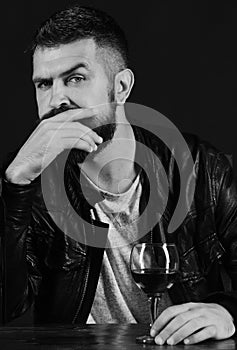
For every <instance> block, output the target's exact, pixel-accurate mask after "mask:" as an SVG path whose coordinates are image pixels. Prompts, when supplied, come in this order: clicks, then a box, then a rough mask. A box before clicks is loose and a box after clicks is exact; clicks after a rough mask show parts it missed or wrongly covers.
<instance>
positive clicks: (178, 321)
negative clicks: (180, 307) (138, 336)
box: [156, 309, 203, 344]
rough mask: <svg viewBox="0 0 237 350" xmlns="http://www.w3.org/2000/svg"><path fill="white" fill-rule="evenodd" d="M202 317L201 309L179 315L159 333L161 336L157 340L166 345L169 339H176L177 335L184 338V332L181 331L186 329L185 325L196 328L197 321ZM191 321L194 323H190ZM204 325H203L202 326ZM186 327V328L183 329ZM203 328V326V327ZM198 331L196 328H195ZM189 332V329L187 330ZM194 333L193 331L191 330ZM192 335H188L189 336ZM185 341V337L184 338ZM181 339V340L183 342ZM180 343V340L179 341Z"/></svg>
mask: <svg viewBox="0 0 237 350" xmlns="http://www.w3.org/2000/svg"><path fill="white" fill-rule="evenodd" d="M199 318H201V317H200V311H199V309H194V310H190V311H187V312H184V313H181V314H179V315H178V316H176V317H174V318H173V319H172V320H171V321H170V322H169V323H168V324H167V325H166V326H165V327H164V328H163V329H162V330H161V331H160V333H159V335H158V336H157V337H156V340H157V342H158V343H159V344H164V343H165V342H166V341H167V339H176V338H174V337H173V335H174V334H177V337H178V336H182V332H180V331H179V330H180V329H181V330H182V329H185V330H186V328H185V327H184V325H185V324H189V325H190V327H191V326H192V325H194V326H196V324H197V321H196V320H197V319H199ZM189 321H191V322H193V323H190V322H189ZM201 325H202V324H201ZM183 327H184V328H183ZM202 327H203V326H202ZM195 329H196V328H195ZM187 330H188V329H187ZM191 333H192V330H191ZM189 334H190V333H188V334H186V336H188V335H189ZM182 339H184V336H183V338H182ZM182 339H181V340H182ZM179 341H180V340H179Z"/></svg>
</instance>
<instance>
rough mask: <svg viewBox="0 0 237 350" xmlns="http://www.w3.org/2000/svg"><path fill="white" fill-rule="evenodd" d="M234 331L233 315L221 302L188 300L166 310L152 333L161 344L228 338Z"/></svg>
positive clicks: (156, 322)
mask: <svg viewBox="0 0 237 350" xmlns="http://www.w3.org/2000/svg"><path fill="white" fill-rule="evenodd" d="M234 332H235V326H234V323H233V318H232V316H231V315H230V313H229V312H228V311H227V310H226V309H225V308H224V307H223V306H221V305H219V304H207V303H185V304H181V305H173V306H170V307H168V308H167V309H166V310H164V311H163V312H162V313H161V315H160V316H159V317H158V318H157V319H156V320H155V322H154V324H153V325H152V328H151V336H152V337H153V336H155V342H156V343H157V344H159V345H162V344H164V343H165V342H167V344H169V345H174V344H177V343H179V342H181V341H183V342H184V343H185V344H194V343H199V342H201V341H203V340H206V339H209V338H212V339H226V338H229V337H231V336H232V335H233V334H234Z"/></svg>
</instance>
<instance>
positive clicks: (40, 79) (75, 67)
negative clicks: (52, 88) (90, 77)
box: [33, 62, 90, 84]
mask: <svg viewBox="0 0 237 350" xmlns="http://www.w3.org/2000/svg"><path fill="white" fill-rule="evenodd" d="M79 68H85V69H87V70H88V71H89V70H90V69H89V65H88V64H87V63H82V62H81V63H77V64H75V65H74V66H72V67H71V68H69V69H67V70H66V71H64V72H62V73H60V74H59V77H60V78H63V77H65V76H67V75H69V74H71V73H72V72H74V71H75V70H77V69H79ZM52 79H53V78H52V77H47V78H45V77H40V76H36V77H34V78H33V83H34V84H36V83H40V82H42V81H45V80H52Z"/></svg>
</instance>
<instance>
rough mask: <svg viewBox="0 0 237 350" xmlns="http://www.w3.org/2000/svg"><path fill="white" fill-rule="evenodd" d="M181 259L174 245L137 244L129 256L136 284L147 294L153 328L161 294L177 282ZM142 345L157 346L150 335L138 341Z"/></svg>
mask: <svg viewBox="0 0 237 350" xmlns="http://www.w3.org/2000/svg"><path fill="white" fill-rule="evenodd" d="M178 268H179V255H178V251H177V248H176V246H175V244H173V243H172V244H169V243H138V244H135V245H134V246H133V248H132V251H131V256H130V269H131V274H132V277H133V279H134V281H135V282H136V284H137V285H138V286H139V287H140V288H141V289H142V290H143V291H144V292H145V293H146V294H147V297H148V301H149V306H150V318H151V324H150V327H151V326H152V324H153V323H154V321H155V320H156V318H157V316H158V315H157V312H158V303H159V301H160V299H161V296H162V293H164V292H165V290H166V289H167V288H170V287H171V286H172V285H173V284H174V282H175V280H176V279H177V275H178ZM136 341H137V342H138V343H143V344H154V338H153V337H151V336H150V335H144V336H141V337H137V338H136Z"/></svg>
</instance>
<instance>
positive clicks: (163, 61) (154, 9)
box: [0, 0, 237, 320]
mask: <svg viewBox="0 0 237 350" xmlns="http://www.w3.org/2000/svg"><path fill="white" fill-rule="evenodd" d="M73 3H78V1H70V2H69V1H66V0H64V1H63V0H57V1H56V0H54V1H52V0H51V1H31V2H27V1H17V0H15V1H8V2H5V5H4V8H2V16H1V17H2V18H1V22H2V24H3V26H4V30H3V33H2V38H3V41H2V45H3V50H2V55H1V56H2V59H3V64H2V72H1V76H2V82H3V88H2V89H1V97H2V110H3V111H2V116H1V127H0V147H1V148H0V149H1V159H2V158H4V157H5V155H6V153H8V152H9V151H12V150H14V149H15V148H16V147H18V146H19V145H20V144H22V142H23V140H25V139H26V137H27V135H29V134H30V132H31V131H32V129H33V125H34V122H35V120H36V118H37V110H36V106H35V101H34V91H33V86H32V84H31V59H30V57H29V55H28V54H26V53H24V51H25V49H26V48H27V46H28V45H29V43H30V41H31V38H32V35H33V33H34V31H35V30H36V28H37V26H38V24H39V23H40V22H42V21H43V20H44V19H45V18H47V17H48V16H49V15H50V14H52V13H53V12H55V11H56V10H58V9H60V8H64V7H65V6H67V5H69V4H73ZM79 3H80V4H82V5H91V6H93V7H97V8H100V9H102V10H105V11H106V12H108V13H109V14H111V15H112V16H113V17H114V18H115V19H116V20H117V21H118V22H119V24H120V25H121V26H122V28H123V29H124V31H125V33H126V34H127V37H128V40H129V43H130V53H131V67H132V68H133V70H134V72H135V76H136V83H135V87H134V90H133V92H132V95H131V97H130V99H129V101H130V102H136V103H139V104H143V105H146V106H148V107H152V108H154V109H156V110H158V111H159V112H161V113H163V114H164V115H165V116H166V117H168V118H169V119H170V120H171V121H173V122H174V123H175V124H176V126H177V127H178V128H179V129H180V130H182V131H188V132H191V133H195V134H198V135H199V136H200V137H201V138H204V139H206V140H208V141H209V142H211V143H212V144H213V145H215V146H216V147H217V148H219V149H221V150H223V151H224V152H225V153H228V154H232V155H233V160H234V167H235V170H236V169H237V168H236V164H237V150H236V128H235V124H236V123H235V120H236V111H237V107H236V100H237V99H236V81H237V79H236V78H237V74H236V62H237V60H236V34H237V20H236V18H237V16H236V15H237V5H235V4H234V2H233V3H232V2H226V3H224V2H222V4H221V5H218V4H217V3H215V2H211V1H205V2H204V1H203V2H202V1H201V2H199V1H190V0H189V1H173V2H172V1H167V0H156V1H146V2H142V1H140V2H139V1H130V2H129V1H128V0H127V1H122V0H119V1H111V0H106V1H105V0H104V1H102V0H100V1H98V0H97V1H95V0H90V1H80V2H79ZM2 94H3V95H2ZM25 319H26V320H29V316H26V317H25Z"/></svg>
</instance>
